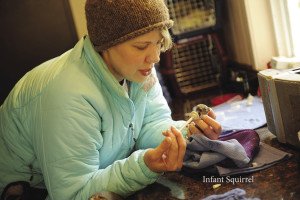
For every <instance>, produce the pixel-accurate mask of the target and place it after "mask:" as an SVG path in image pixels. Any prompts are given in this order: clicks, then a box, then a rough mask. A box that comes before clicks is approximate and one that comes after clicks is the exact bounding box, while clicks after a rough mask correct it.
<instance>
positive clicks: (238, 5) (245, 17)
mask: <svg viewBox="0 0 300 200" xmlns="http://www.w3.org/2000/svg"><path fill="white" fill-rule="evenodd" d="M226 2H227V10H226V13H227V21H228V24H225V27H224V30H225V34H226V40H227V41H226V44H227V50H228V53H229V57H230V58H232V59H234V60H235V61H237V62H239V63H242V64H247V65H250V66H252V67H253V69H255V70H262V69H266V67H267V63H268V62H269V61H270V60H271V58H272V57H274V56H277V51H276V43H275V33H274V29H273V23H272V18H271V9H270V5H269V0H227V1H226Z"/></svg>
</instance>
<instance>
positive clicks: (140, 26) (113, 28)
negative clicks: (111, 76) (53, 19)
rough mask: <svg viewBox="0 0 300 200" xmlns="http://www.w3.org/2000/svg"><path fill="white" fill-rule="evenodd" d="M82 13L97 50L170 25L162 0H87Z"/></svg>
mask: <svg viewBox="0 0 300 200" xmlns="http://www.w3.org/2000/svg"><path fill="white" fill-rule="evenodd" d="M85 15H86V20H87V29H88V34H89V37H90V39H91V41H92V43H93V44H94V46H95V49H96V51H99V52H101V51H103V50H106V49H108V48H109V47H112V46H114V45H116V44H119V43H121V42H124V41H126V40H129V39H132V38H134V37H137V36H139V35H142V34H144V33H147V32H150V31H152V30H154V29H157V28H162V27H167V28H170V27H172V25H173V21H172V20H170V17H169V12H168V8H167V7H166V5H165V3H164V0H87V1H86V4H85Z"/></svg>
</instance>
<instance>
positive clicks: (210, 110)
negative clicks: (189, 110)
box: [207, 108, 217, 119]
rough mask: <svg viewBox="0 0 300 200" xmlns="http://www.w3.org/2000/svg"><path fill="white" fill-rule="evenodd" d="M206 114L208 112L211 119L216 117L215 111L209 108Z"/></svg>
mask: <svg viewBox="0 0 300 200" xmlns="http://www.w3.org/2000/svg"><path fill="white" fill-rule="evenodd" d="M207 114H208V116H210V117H211V118H213V119H216V117H217V116H216V114H215V112H214V111H213V110H212V109H211V108H209V112H208V113H207Z"/></svg>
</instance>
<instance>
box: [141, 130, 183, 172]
mask: <svg viewBox="0 0 300 200" xmlns="http://www.w3.org/2000/svg"><path fill="white" fill-rule="evenodd" d="M163 135H164V136H165V139H164V140H163V141H162V142H161V144H160V145H159V146H158V147H156V148H154V149H149V150H148V151H147V152H146V153H145V155H144V161H145V163H146V165H147V166H148V167H149V169H150V170H151V171H153V172H157V173H161V172H166V171H176V170H179V169H181V167H182V164H183V157H184V154H185V150H186V141H185V139H184V138H183V136H182V134H181V132H180V131H179V130H178V129H176V128H175V127H171V129H170V130H167V131H165V132H163Z"/></svg>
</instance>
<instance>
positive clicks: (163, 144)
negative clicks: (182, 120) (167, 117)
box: [155, 136, 172, 155]
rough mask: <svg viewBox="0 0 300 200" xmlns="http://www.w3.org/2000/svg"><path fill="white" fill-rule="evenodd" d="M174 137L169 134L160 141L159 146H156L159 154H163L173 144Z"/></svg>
mask: <svg viewBox="0 0 300 200" xmlns="http://www.w3.org/2000/svg"><path fill="white" fill-rule="evenodd" d="M171 143H172V139H171V138H170V137H168V136H166V137H165V139H164V140H163V141H162V142H161V143H160V145H159V146H158V147H156V148H155V151H156V153H157V154H159V155H163V154H164V153H165V152H166V151H167V150H168V149H169V148H170V146H171Z"/></svg>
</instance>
